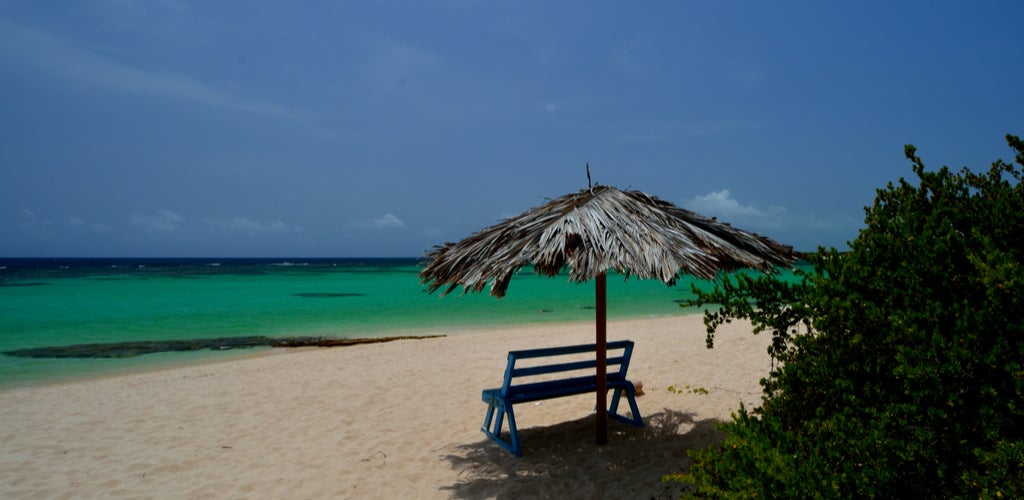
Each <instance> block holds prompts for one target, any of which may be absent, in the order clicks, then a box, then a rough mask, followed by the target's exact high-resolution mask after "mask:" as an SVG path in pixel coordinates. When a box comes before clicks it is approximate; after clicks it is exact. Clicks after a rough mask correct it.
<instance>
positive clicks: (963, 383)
mask: <svg viewBox="0 0 1024 500" xmlns="http://www.w3.org/2000/svg"><path fill="white" fill-rule="evenodd" d="M1006 139H1007V142H1008V143H1009V145H1010V147H1011V149H1013V150H1014V152H1015V153H1016V157H1015V163H1016V165H1014V164H1013V163H1005V162H1003V161H1002V160H1000V161H996V162H995V163H993V164H992V166H991V168H990V169H989V170H988V171H987V172H984V173H980V174H979V173H974V172H972V171H971V170H969V169H967V168H964V169H962V170H960V171H959V172H953V171H951V170H950V169H949V168H947V167H943V168H941V169H939V170H938V171H927V170H926V169H925V166H924V164H923V162H922V161H921V159H920V158H918V157H917V155H916V150H915V148H914V147H913V146H910V145H908V146H907V147H906V156H907V158H908V159H909V160H910V161H911V162H912V163H913V171H914V173H915V174H916V176H917V182H915V183H912V182H908V181H906V180H904V179H900V180H899V182H897V183H896V184H892V183H890V184H889V185H888V186H886V187H885V188H884V189H880V190H878V192H877V196H876V198H875V200H874V203H873V204H872V206H870V207H867V208H866V209H865V212H866V219H865V228H864V229H863V230H861V232H860V233H859V235H858V236H857V238H856V239H855V240H854V241H853V242H851V243H850V250H849V251H847V252H839V251H836V250H835V249H831V250H825V249H819V250H818V252H817V253H816V254H813V255H809V256H808V260H809V262H810V263H811V264H812V265H813V271H808V272H806V273H803V274H802V276H801V279H800V281H799V282H797V283H791V284H787V283H784V282H781V281H778V280H775V279H773V278H772V277H770V276H762V277H746V276H740V277H734V278H728V279H727V278H722V279H720V280H718V282H717V287H716V288H715V289H714V290H712V291H710V292H701V291H699V290H696V289H695V293H697V295H698V299H697V303H699V304H701V305H707V304H719V305H720V306H719V307H720V309H715V310H714V311H713V312H712V311H709V312H706V314H705V323H706V324H707V326H708V346H709V347H711V345H712V343H713V340H714V331H715V329H716V328H717V326H718V325H720V324H721V323H723V322H727V321H730V320H732V319H736V318H745V319H749V320H750V321H751V322H752V323H753V325H754V327H755V330H756V331H758V332H770V334H771V335H772V337H773V342H772V345H771V347H770V348H769V351H770V352H771V354H772V356H773V359H775V360H776V361H777V363H775V364H774V366H773V369H772V371H771V373H770V375H769V376H768V378H766V379H765V380H763V381H762V385H763V386H764V391H765V395H764V397H763V399H762V403H761V406H760V407H759V408H757V409H755V410H747V409H746V408H742V407H741V408H740V410H739V411H738V412H737V413H736V414H735V415H734V416H733V419H732V420H731V421H730V422H727V423H724V424H722V425H721V429H722V431H723V432H724V433H725V438H724V440H723V442H722V444H721V445H720V446H717V447H714V448H710V449H706V450H701V451H697V452H693V453H692V455H693V458H694V463H693V464H692V466H691V467H690V468H689V470H688V472H687V473H686V474H682V475H677V476H670V477H669V478H668V479H672V480H678V481H683V482H685V483H688V484H690V485H692V487H693V488H694V490H695V496H702V497H728V498H755V497H767V498H815V497H829V498H835V497H840V498H843V497H857V498H861V497H879V498H893V497H899V498H906V497H912V498H950V497H972V498H999V497H1017V498H1022V497H1024V261H1022V257H1024V185H1022V183H1021V175H1022V172H1021V168H1020V167H1024V144H1022V142H1021V140H1020V139H1019V138H1018V137H1015V136H1012V135H1008V136H1007V137H1006Z"/></svg>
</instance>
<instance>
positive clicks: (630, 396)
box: [608, 387, 644, 427]
mask: <svg viewBox="0 0 1024 500" xmlns="http://www.w3.org/2000/svg"><path fill="white" fill-rule="evenodd" d="M613 391H614V393H613V394H612V402H611V405H609V407H608V415H609V416H611V417H612V418H614V419H616V420H618V421H620V422H625V423H627V424H632V425H635V426H637V427H643V426H644V419H643V418H642V417H641V416H640V408H639V407H637V405H636V389H633V388H632V387H630V388H628V389H613ZM623 391H625V392H626V401H628V402H629V409H630V411H632V412H633V418H632V419H629V418H626V417H625V416H623V415H619V399H620V398H621V397H622V392H623Z"/></svg>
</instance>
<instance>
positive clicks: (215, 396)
mask: <svg viewBox="0 0 1024 500" xmlns="http://www.w3.org/2000/svg"><path fill="white" fill-rule="evenodd" d="M608 326H609V328H608V336H609V340H614V339H631V340H634V341H635V342H636V349H635V351H634V356H633V362H632V364H631V366H630V373H629V378H630V379H631V380H633V381H634V382H643V385H644V392H645V394H644V395H643V396H640V397H639V398H638V404H639V406H640V411H641V414H642V415H643V417H644V419H645V421H646V423H647V426H646V427H644V428H635V427H632V426H628V425H625V424H620V423H618V422H616V421H612V423H610V426H609V443H608V444H607V445H604V446H597V445H595V444H593V399H592V398H590V397H586V396H575V397H568V398H559V399H555V400H544V401H539V402H538V403H540V404H524V405H519V406H517V407H516V413H517V420H518V421H519V425H520V432H521V436H522V439H523V446H524V450H525V456H524V457H523V458H520V459H516V458H515V457H512V456H511V454H509V453H508V452H507V451H505V450H504V449H503V448H501V447H499V446H498V445H496V444H495V443H493V442H491V441H490V440H488V439H487V438H486V437H485V436H484V434H483V433H482V432H480V425H481V422H482V419H483V414H484V412H485V410H486V405H484V404H483V403H482V402H481V401H480V391H481V390H482V389H486V388H488V387H494V386H497V385H500V383H501V377H502V372H503V371H504V368H505V358H506V354H507V352H508V351H510V350H515V349H524V348H534V347H544V346H554V345H568V344H576V343H591V342H593V335H594V332H593V325H592V323H590V322H571V323H566V324H559V325H550V324H547V325H525V326H524V325H512V326H508V327H504V328H498V329H494V328H490V329H478V330H474V331H471V332H462V333H459V334H453V335H449V336H447V337H443V338H433V339H422V340H399V341H395V342H387V343H378V344H363V345H356V346H350V347H346V348H344V349H312V348H300V349H294V350H288V349H283V350H280V351H278V350H273V351H272V352H274V353H273V354H269V355H259V356H254V357H251V358H246V359H242V360H228V361H223V362H216V363H210V364H204V365H200V366H187V367H179V368H170V369H165V370H159V371H149V372H145V373H138V374H131V375H120V376H114V377H106V378H102V379H98V380H89V381H78V382H68V383H61V384H55V385H47V386H43V387H29V388H21V389H14V390H9V391H0V422H2V423H0V443H3V446H4V449H5V453H4V454H3V455H2V456H0V497H4V498H34V497H39V496H44V497H60V496H131V497H161V498H164V497H167V498H193V497H249V496H262V497H278V498H299V497H301V498H309V497H318V498H322V497H341V498H351V497H366V496H374V497H408V496H417V497H423V498H480V497H489V498H494V497H513V496H515V497H518V496H535V497H536V496H545V497H546V496H554V495H572V496H573V497H580V496H583V497H596V498H622V497H628V498H638V497H643V498H666V497H667V498H676V497H678V494H679V493H680V492H681V490H680V487H679V486H677V485H675V484H667V485H666V484H663V483H661V481H660V477H661V476H663V475H665V474H670V473H674V472H678V471H679V470H680V469H681V468H684V467H686V466H687V464H688V463H689V458H688V457H687V455H686V452H687V451H688V450H691V449H698V448H703V447H705V446H708V445H711V444H714V443H716V442H718V440H720V435H719V434H718V431H717V430H715V428H714V425H715V423H717V422H721V421H723V420H726V419H728V418H729V416H730V415H731V413H732V412H733V411H735V410H736V409H737V408H738V407H739V405H740V404H741V403H742V404H745V405H747V406H752V405H756V403H757V402H759V401H760V395H761V389H760V385H759V380H760V378H761V377H763V376H765V375H766V374H767V373H768V371H769V369H770V362H769V358H768V355H767V351H766V349H767V346H768V345H769V344H770V340H771V339H770V338H769V337H768V336H766V335H756V336H755V335H752V334H751V331H752V328H751V326H750V325H749V323H744V322H734V323H732V324H729V325H726V326H725V327H723V328H722V329H721V330H720V331H719V334H718V336H717V339H716V347H715V349H713V350H708V349H706V347H705V345H704V338H705V329H704V325H703V322H702V317H701V316H700V315H682V316H671V317H663V318H644V319H629V320H614V321H609V325H608Z"/></svg>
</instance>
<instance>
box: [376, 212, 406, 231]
mask: <svg viewBox="0 0 1024 500" xmlns="http://www.w3.org/2000/svg"><path fill="white" fill-rule="evenodd" d="M373 227H376V228H380V229H386V228H402V227H405V222H403V221H402V219H399V218H398V217H396V216H395V214H391V213H387V214H384V216H382V217H379V218H377V219H373Z"/></svg>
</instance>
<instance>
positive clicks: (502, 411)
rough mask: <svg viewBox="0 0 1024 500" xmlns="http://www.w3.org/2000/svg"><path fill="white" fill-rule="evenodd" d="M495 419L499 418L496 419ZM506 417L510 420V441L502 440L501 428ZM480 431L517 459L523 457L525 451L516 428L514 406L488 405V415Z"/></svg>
mask: <svg viewBox="0 0 1024 500" xmlns="http://www.w3.org/2000/svg"><path fill="white" fill-rule="evenodd" d="M495 410H497V411H495ZM495 413H497V415H495ZM495 417H497V418H496V419H495ZM506 417H507V418H508V433H509V440H508V441H505V440H504V439H502V438H501V427H502V424H503V423H504V421H505V418H506ZM492 419H493V427H492ZM480 430H482V431H484V434H487V437H489V438H491V439H493V440H494V441H495V442H497V443H498V444H500V445H501V446H502V447H504V448H505V449H506V450H508V451H510V452H512V454H513V455H515V456H517V457H521V456H523V449H522V447H521V446H520V445H519V429H517V428H516V414H515V412H514V411H513V410H512V405H509V404H504V402H498V401H491V402H489V403H488V404H487V415H486V416H485V417H484V426H483V427H482V428H481V429H480Z"/></svg>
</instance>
